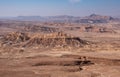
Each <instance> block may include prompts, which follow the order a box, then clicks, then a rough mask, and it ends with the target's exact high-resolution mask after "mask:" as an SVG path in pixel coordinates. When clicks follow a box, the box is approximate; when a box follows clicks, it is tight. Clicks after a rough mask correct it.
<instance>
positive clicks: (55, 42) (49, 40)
mask: <svg viewBox="0 0 120 77" xmlns="http://www.w3.org/2000/svg"><path fill="white" fill-rule="evenodd" d="M85 44H87V42H86V41H84V40H82V39H80V38H78V37H73V36H70V35H67V34H64V33H62V32H57V33H51V34H46V35H38V36H34V37H32V38H31V39H30V40H29V41H28V42H27V43H26V44H25V45H24V46H34V45H39V46H44V47H68V46H70V47H80V46H83V45H85Z"/></svg>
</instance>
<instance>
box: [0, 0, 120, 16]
mask: <svg viewBox="0 0 120 77" xmlns="http://www.w3.org/2000/svg"><path fill="white" fill-rule="evenodd" d="M92 13H96V14H101V15H112V16H118V15H119V16H120V0H0V16H55V15H73V16H86V15H89V14H92Z"/></svg>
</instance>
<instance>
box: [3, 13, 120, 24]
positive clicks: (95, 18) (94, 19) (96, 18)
mask: <svg viewBox="0 0 120 77" xmlns="http://www.w3.org/2000/svg"><path fill="white" fill-rule="evenodd" d="M5 19H8V20H19V21H41V22H68V23H69V22H71V23H108V22H113V21H118V20H120V19H118V18H113V17H111V16H102V15H97V14H91V15H90V16H85V17H75V16H68V15H61V16H44V17H42V16H18V17H12V18H5Z"/></svg>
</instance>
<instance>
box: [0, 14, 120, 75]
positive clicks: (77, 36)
mask: <svg viewBox="0 0 120 77" xmlns="http://www.w3.org/2000/svg"><path fill="white" fill-rule="evenodd" d="M85 18H86V19H90V20H92V21H93V19H95V20H94V21H96V20H98V18H100V19H101V20H103V19H105V20H113V19H112V18H111V17H104V16H98V15H94V14H93V15H91V16H90V18H89V17H85ZM96 22H97V21H96ZM119 72H120V23H119V22H109V23H106V22H105V23H63V22H62V23H60V22H38V21H13V20H12V21H11V20H7V21H6V20H5V21H0V77H33V76H36V77H119V75H120V73H119Z"/></svg>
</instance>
